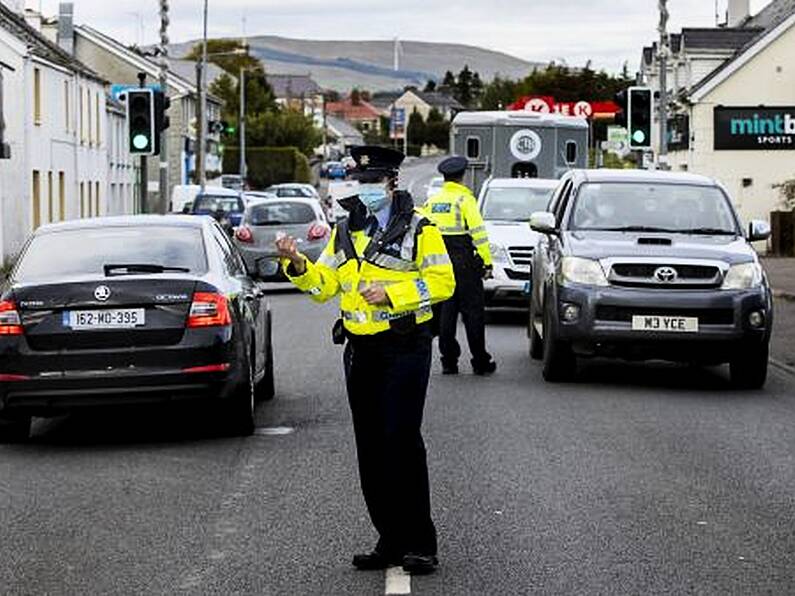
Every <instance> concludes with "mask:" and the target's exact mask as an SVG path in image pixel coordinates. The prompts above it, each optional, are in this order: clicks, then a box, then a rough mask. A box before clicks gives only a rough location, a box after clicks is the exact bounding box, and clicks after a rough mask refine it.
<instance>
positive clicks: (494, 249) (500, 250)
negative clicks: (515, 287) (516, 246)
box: [489, 242, 509, 263]
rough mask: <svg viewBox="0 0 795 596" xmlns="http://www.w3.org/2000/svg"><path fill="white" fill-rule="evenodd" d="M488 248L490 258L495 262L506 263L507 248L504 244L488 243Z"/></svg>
mask: <svg viewBox="0 0 795 596" xmlns="http://www.w3.org/2000/svg"><path fill="white" fill-rule="evenodd" d="M489 250H490V251H491V260H492V261H494V262H495V263H508V262H509V260H508V250H507V249H506V248H505V247H504V246H500V245H499V244H494V243H493V242H492V243H491V244H489Z"/></svg>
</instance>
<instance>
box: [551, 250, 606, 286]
mask: <svg viewBox="0 0 795 596" xmlns="http://www.w3.org/2000/svg"><path fill="white" fill-rule="evenodd" d="M561 273H562V276H563V281H568V282H571V283H575V284H582V285H586V286H607V285H608V283H607V277H605V272H604V270H603V269H602V265H600V264H599V261H594V260H592V259H583V258H580V257H563V260H562V262H561Z"/></svg>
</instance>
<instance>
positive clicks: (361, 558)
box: [353, 550, 403, 571]
mask: <svg viewBox="0 0 795 596" xmlns="http://www.w3.org/2000/svg"><path fill="white" fill-rule="evenodd" d="M402 562H403V557H401V556H400V555H385V554H384V553H381V552H379V551H377V550H374V551H373V552H371V553H368V554H366V555H354V556H353V566H354V567H356V569H358V570H359V571H377V570H379V569H386V568H387V567H391V566H393V565H400V564H401V563H402Z"/></svg>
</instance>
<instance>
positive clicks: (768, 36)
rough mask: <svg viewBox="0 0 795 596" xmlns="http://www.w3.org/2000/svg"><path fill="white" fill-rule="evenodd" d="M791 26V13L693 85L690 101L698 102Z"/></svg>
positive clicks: (793, 17)
mask: <svg viewBox="0 0 795 596" xmlns="http://www.w3.org/2000/svg"><path fill="white" fill-rule="evenodd" d="M793 26H795V12H793V13H791V14H790V15H789V17H787V18H786V19H785V20H783V21H780V22H779V23H778V25H776V26H775V27H773V28H772V29H769V30H768V31H767V32H765V33H764V34H763V35H759V36H757V37H756V38H755V39H753V40H752V41H750V42H749V43H747V44H746V45H745V46H744V47H742V48H740V49H739V50H738V51H737V52H736V53H735V54H734V56H732V58H730V59H729V60H726V62H724V63H723V64H721V65H720V66H719V67H718V68H716V69H715V70H713V71H712V72H711V73H710V74H709V75H707V76H706V77H705V78H704V79H702V80H701V81H699V82H698V83H697V84H696V85H694V86H693V88H692V89H691V90H690V93H689V96H690V99H691V101H699V100H700V99H702V98H703V97H704V96H706V95H707V94H708V93H709V92H710V91H712V90H713V89H714V88H715V87H717V86H718V85H720V84H721V83H723V82H724V81H725V80H726V79H728V78H729V77H731V76H732V75H733V74H734V73H735V72H737V71H738V70H739V69H741V68H742V67H743V66H745V65H746V64H747V63H748V62H750V61H751V60H752V59H753V58H754V57H756V56H757V55H758V54H759V53H760V52H762V51H763V50H764V49H765V48H767V47H768V46H769V45H770V44H771V43H773V42H774V41H776V40H777V39H778V38H779V37H781V35H783V34H784V33H785V32H786V31H788V30H789V29H790V28H791V27H793Z"/></svg>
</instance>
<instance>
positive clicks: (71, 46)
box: [58, 2, 75, 55]
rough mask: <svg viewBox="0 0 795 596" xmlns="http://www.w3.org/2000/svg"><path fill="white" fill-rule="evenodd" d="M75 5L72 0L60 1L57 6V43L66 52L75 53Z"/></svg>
mask: <svg viewBox="0 0 795 596" xmlns="http://www.w3.org/2000/svg"><path fill="white" fill-rule="evenodd" d="M74 12H75V7H74V4H73V3H72V2H61V4H60V6H59V7H58V45H59V46H60V47H61V49H62V50H63V51H65V52H67V53H68V54H71V55H74V53H75V20H74Z"/></svg>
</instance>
